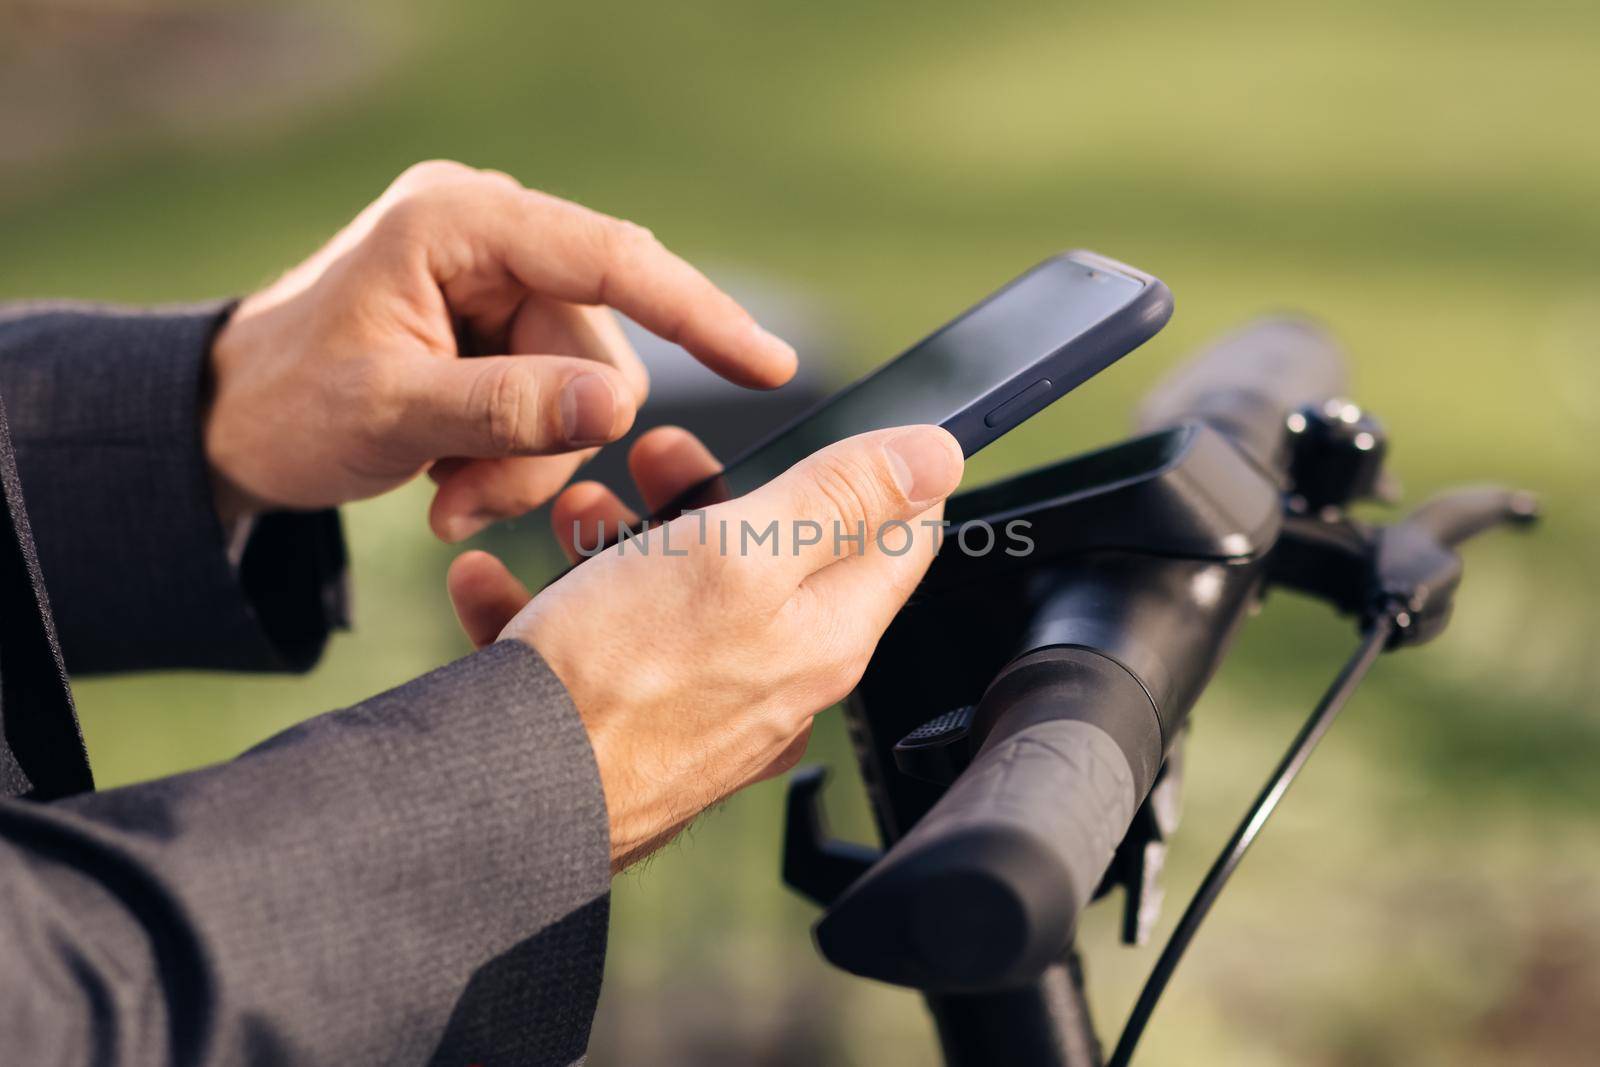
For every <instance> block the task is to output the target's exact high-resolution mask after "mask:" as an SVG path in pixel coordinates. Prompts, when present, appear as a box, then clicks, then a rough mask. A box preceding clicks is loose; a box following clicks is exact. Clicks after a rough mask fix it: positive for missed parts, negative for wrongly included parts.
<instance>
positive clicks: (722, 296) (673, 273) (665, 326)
mask: <svg viewBox="0 0 1600 1067" xmlns="http://www.w3.org/2000/svg"><path fill="white" fill-rule="evenodd" d="M506 192H507V195H508V196H509V197H510V199H511V201H512V204H511V206H512V209H513V210H512V216H513V217H514V218H515V219H517V220H518V221H519V222H520V225H514V226H507V225H506V224H505V222H506V220H505V218H504V217H503V216H502V217H500V218H498V219H497V220H495V221H494V222H493V224H492V225H491V228H490V229H489V231H488V232H490V233H492V234H496V235H498V237H499V239H500V241H501V242H502V247H501V249H500V251H501V253H502V258H503V260H504V262H505V263H506V265H507V267H508V268H510V270H511V271H512V273H513V274H515V275H516V276H517V279H518V280H519V281H521V282H522V284H524V285H526V286H527V287H528V288H529V289H532V290H534V291H536V292H542V293H546V294H549V295H551V296H554V297H557V298H558V299H561V300H570V301H573V302H574V303H580V304H604V305H607V306H609V307H613V308H615V309H617V310H618V311H620V312H622V313H623V314H624V315H627V316H628V317H629V318H631V319H633V320H634V321H635V322H637V323H638V324H639V325H640V326H643V327H644V328H645V329H647V330H649V331H650V332H651V333H654V334H656V335H657V336H659V337H661V338H663V339H665V340H667V341H671V342H672V343H674V344H678V345H682V346H683V347H684V348H685V349H687V350H688V351H689V353H690V354H691V355H693V356H694V357H695V358H696V359H698V360H699V361H700V362H701V363H704V364H705V365H706V366H707V367H709V368H711V369H712V370H713V371H716V372H717V373H718V374H720V375H722V377H724V378H727V379H728V380H729V381H732V382H735V383H737V384H739V385H745V386H751V387H754V388H762V389H770V388H773V387H775V386H779V385H782V384H783V383H784V382H786V381H788V380H789V379H790V378H791V377H793V376H794V371H795V366H796V357H795V352H794V349H793V348H791V347H790V346H789V345H788V344H787V343H786V342H784V341H782V340H781V339H779V338H777V337H775V336H773V335H772V334H770V333H768V332H767V331H766V330H764V329H762V328H761V326H760V325H759V324H758V323H757V322H756V321H755V319H754V318H752V317H751V315H750V313H749V312H748V311H746V310H745V309H744V308H742V307H740V306H739V304H738V302H737V301H735V300H734V299H733V297H731V296H729V295H728V294H727V293H725V292H723V291H722V290H721V289H719V288H717V287H716V286H715V285H714V284H712V282H711V280H710V279H708V278H707V277H706V276H705V275H704V274H702V273H700V272H699V271H698V270H696V269H695V268H694V267H692V266H690V265H689V264H688V263H687V262H686V261H684V260H683V259H681V258H680V257H679V256H677V255H675V254H674V253H672V252H671V251H669V250H668V249H667V248H666V246H665V245H663V244H662V243H661V242H660V241H658V240H656V238H655V235H654V234H652V233H651V232H650V231H649V230H647V229H645V228H644V227H642V226H638V225H635V224H634V223H631V222H624V221H623V220H621V219H615V218H612V217H611V216H609V215H604V214H601V213H600V212H598V211H591V210H590V209H588V208H586V207H582V206H580V205H578V204H574V203H572V202H570V201H567V200H562V199H560V198H559V197H554V196H550V195H548V194H545V193H541V192H537V191H534V190H531V189H515V190H513V189H509V188H508V189H507V190H506Z"/></svg>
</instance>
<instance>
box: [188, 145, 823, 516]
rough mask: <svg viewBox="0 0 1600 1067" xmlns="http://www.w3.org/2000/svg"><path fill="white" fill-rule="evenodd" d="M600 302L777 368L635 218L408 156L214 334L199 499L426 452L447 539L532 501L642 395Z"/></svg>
mask: <svg viewBox="0 0 1600 1067" xmlns="http://www.w3.org/2000/svg"><path fill="white" fill-rule="evenodd" d="M607 307H612V308H616V309H617V310H619V311H621V312H623V313H624V314H626V315H628V316H629V317H631V318H633V319H634V320H635V321H637V322H638V323H639V324H640V325H642V326H644V327H645V328H646V329H649V330H651V331H653V332H654V333H657V334H659V335H661V336H662V337H664V338H666V339H667V340H669V341H674V342H677V343H678V344H681V345H683V347H685V348H686V349H688V350H689V351H690V352H691V353H692V354H693V355H694V356H695V357H697V358H698V359H699V360H700V361H701V362H703V363H705V364H706V365H707V366H708V367H710V368H711V369H712V370H714V371H716V372H717V373H719V374H721V375H722V376H723V377H725V378H728V379H730V380H731V381H735V382H738V383H739V384H741V385H748V386H753V387H758V388H768V387H772V386H777V385H781V384H782V383H783V382H785V381H787V380H788V379H789V377H790V376H791V375H792V374H793V373H794V367H795V356H794V351H793V349H791V348H790V347H789V346H788V345H786V344H784V343H783V342H782V341H780V340H778V339H777V338H775V337H773V336H772V335H770V334H768V333H766V332H765V331H764V330H762V329H761V328H760V327H759V326H757V325H756V323H755V322H754V320H752V319H751V317H750V316H749V315H748V314H747V313H746V312H745V311H744V310H743V309H742V308H741V307H739V305H738V304H736V303H735V302H734V301H733V300H732V299H731V298H730V297H728V296H727V295H726V294H725V293H723V292H722V291H721V290H719V289H718V288H716V286H714V285H712V284H711V282H709V281H707V280H706V278H705V276H704V275H702V274H701V273H700V272H699V271H697V270H695V269H694V268H693V267H691V266H689V264H687V263H685V262H684V261H683V260H681V259H679V258H678V257H677V256H675V255H673V254H672V253H671V252H669V251H667V250H666V249H665V248H664V247H662V245H661V244H660V242H658V241H657V240H656V239H655V238H654V237H652V236H651V234H650V233H649V231H648V230H645V229H643V228H641V227H639V226H635V225H633V224H631V223H627V222H622V221H619V220H617V219H613V218H610V217H608V216H605V215H601V214H598V213H596V212H593V211H589V210H587V209H585V208H582V207H579V206H578V205H576V204H572V203H569V202H567V201H564V200H559V199H556V198H555V197H552V196H547V195H545V194H543V193H539V192H534V191H532V190H529V189H524V188H523V187H522V186H520V185H519V184H517V182H516V181H514V180H513V179H511V178H509V177H507V176H506V175H503V174H498V173H493V172H487V171H479V170H474V169H472V168H470V167H466V166H462V165H461V164H458V163H423V164H419V165H417V166H415V167H412V168H411V169H410V170H408V171H406V172H405V173H404V174H403V175H401V176H400V178H399V179H398V180H397V181H396V182H395V183H394V184H393V185H392V186H390V187H389V189H388V190H387V191H386V192H385V193H384V194H383V196H382V197H380V198H379V199H378V200H377V201H376V202H374V203H373V204H372V205H371V206H369V207H368V208H367V209H366V210H365V211H363V212H362V213H361V214H360V215H359V216H357V218H356V219H355V221H353V222H352V223H351V224H350V225H349V226H347V227H346V228H345V229H344V230H343V231H341V232H340V233H339V234H338V235H337V236H336V237H334V239H333V240H332V241H330V242H329V243H328V244H327V246H325V247H324V248H323V249H321V250H320V251H319V252H317V253H316V254H315V255H313V256H312V257H311V258H310V259H308V260H307V261H306V262H304V263H302V264H301V265H300V266H298V267H296V268H295V269H294V270H292V271H290V272H289V273H288V274H286V275H284V277H283V278H281V279H280V280H278V281H277V282H276V283H274V284H273V285H271V286H269V287H268V288H267V289H265V290H264V291H262V292H260V293H257V294H256V295H254V296H252V297H250V298H249V299H247V300H245V301H244V302H243V303H242V304H241V305H240V306H239V308H238V309H237V310H236V311H235V312H234V314H233V316H232V317H231V318H230V320H229V321H228V323H227V325H226V326H225V327H224V328H223V329H222V330H221V332H220V333H219V334H218V336H217V339H216V343H215V345H214V346H213V351H212V365H211V383H212V384H211V395H210V402H209V404H208V406H207V408H206V413H205V419H204V433H203V439H204V447H205V454H206V458H207V460H208V462H209V463H210V465H211V469H212V472H213V476H214V482H215V484H216V491H217V492H216V495H217V501H218V510H219V511H220V512H221V513H222V516H223V518H224V520H225V521H227V520H229V519H231V518H232V517H234V516H236V515H239V514H243V513H246V512H249V511H259V510H267V509H272V508H320V507H329V506H333V505H337V504H342V503H344V502H346V501H350V500H357V499H361V498H363V497H369V496H375V495H377V494H379V493H382V492H384V491H386V490H388V489H392V488H394V487H396V486H398V485H401V484H402V483H404V482H407V481H409V480H410V479H411V478H413V477H415V476H416V475H417V474H418V473H419V472H421V471H423V470H425V469H426V470H428V471H429V472H430V474H431V475H432V476H433V479H434V481H435V482H437V483H438V486H439V488H438V492H437V494H436V495H435V497H434V502H433V507H432V510H431V513H430V516H429V521H430V523H431V524H432V527H433V530H434V532H435V533H436V534H438V535H439V536H440V537H441V538H443V539H445V540H447V541H458V540H461V539H462V538H465V537H468V536H470V535H471V534H473V533H475V532H477V531H478V530H480V529H482V528H483V527H484V526H486V525H488V524H489V523H490V522H492V521H494V520H495V519H498V518H502V517H509V516H513V515H519V514H521V513H523V512H525V511H527V510H529V509H530V508H533V507H536V506H538V505H539V504H541V503H543V502H544V501H545V500H547V499H548V498H549V497H551V496H553V495H554V494H555V493H556V491H557V490H559V489H560V488H561V486H562V485H564V484H565V483H566V481H567V479H568V478H569V477H571V475H572V472H573V471H574V470H576V469H577V467H578V465H579V464H580V463H582V462H583V460H584V459H586V458H587V457H588V456H589V455H590V454H591V452H592V449H593V448H594V447H595V446H598V445H601V444H604V443H605V442H607V441H612V440H615V439H616V438H618V437H620V436H622V435H623V434H625V433H626V432H627V431H628V428H629V427H630V426H631V425H632V423H633V418H634V412H635V410H636V409H637V408H638V406H639V405H640V404H641V403H642V402H643V401H644V398H645V393H646V391H647V388H648V381H647V379H646V375H645V371H644V367H643V365H641V364H640V362H639V359H638V357H637V356H636V355H635V354H634V352H633V350H632V348H631V347H630V346H629V345H628V342H627V340H626V339H625V338H624V337H623V335H622V331H621V329H620V328H619V327H618V325H617V322H616V320H615V319H614V318H613V317H612V315H611V312H610V311H608V310H607ZM464 356H476V357H479V358H474V359H463V358H461V357H464Z"/></svg>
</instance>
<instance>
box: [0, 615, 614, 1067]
mask: <svg viewBox="0 0 1600 1067" xmlns="http://www.w3.org/2000/svg"><path fill="white" fill-rule="evenodd" d="M608 841H609V838H608V831H607V822H606V811H605V801H604V797H603V795H602V793H601V790H600V785H599V777H598V774H597V771H596V768H595V764H594V758H593V754H592V752H591V749H590V747H589V742H588V738H587V735H586V734H585V732H584V729H583V726H582V723H581V722H580V720H579V719H578V716H577V714H576V712H575V711H574V710H573V708H572V705H571V703H570V701H569V700H568V698H567V695H566V692H565V690H564V689H563V688H562V686H561V683H560V682H559V681H558V680H557V679H556V678H555V676H554V674H552V673H551V672H550V670H549V668H548V667H547V666H546V665H545V664H544V662H543V661H542V660H541V659H540V657H539V656H538V654H537V653H535V652H534V651H532V650H531V649H529V648H528V647H527V646H525V645H521V644H519V643H516V642H501V643H500V644H497V645H494V646H492V647H490V648H488V649H486V650H484V651H482V652H479V653H476V654H474V655H472V656H469V657H467V658H465V659H462V660H458V661H456V662H455V663H452V664H450V665H448V666H446V667H443V668H441V669H440V670H437V671H434V672H433V673H431V674H428V675H425V676H423V677H422V678H420V679H418V680H416V681H414V682H411V683H409V684H408V685H405V686H402V687H401V688H399V689H396V690H393V691H391V692H389V693H386V694H384V695H382V696H379V697H376V698H374V699H372V700H369V701H367V702H365V703H363V704H359V705H356V706H355V707H352V708H347V709H345V710H343V711H338V712H333V713H330V714H327V715H323V716H320V717H318V718H314V719H311V720H308V721H307V722H305V723H302V724H301V725H299V726H296V727H295V728H293V729H291V730H289V731H287V732H285V733H283V734H280V735H278V736H277V737H275V738H273V739H271V740H269V741H267V742H265V743H264V744H262V745H261V746H259V747H257V748H255V749H253V750H251V751H250V752H247V753H246V754H245V755H243V756H241V757H239V758H238V759H236V760H233V761H231V762H229V763H224V764H220V765H218V766H215V767H211V768H208V769H205V770H200V771H196V772H193V773H190V774H185V775H181V776H178V777H175V778H169V779H164V780H160V781H154V782H150V783H147V784H144V785H138V786H132V787H128V788H124V789H118V790H112V791H109V792H105V793H98V794H91V795H86V796H80V797H74V798H71V799H68V800H62V801H55V802H52V803H48V804H39V803H30V802H27V801H6V802H0V946H4V947H5V951H0V1033H3V1034H5V1035H6V1038H5V1044H6V1052H5V1058H6V1060H7V1062H15V1063H19V1064H20V1063H97V1064H112V1065H122V1064H166V1063H172V1064H185V1065H187V1064H286V1063H295V1064H338V1065H341V1067H343V1065H348V1064H358V1063H360V1064H365V1063H392V1064H405V1063H418V1064H422V1063H432V1064H439V1065H454V1067H466V1065H468V1064H482V1065H490V1064H513V1063H514V1064H566V1063H570V1062H573V1061H575V1060H578V1059H580V1058H581V1057H582V1055H583V1051H584V1048H585V1047H586V1045H587V1041H588V1034H589V1025H590V1021H591V1018H592V1015H593V1012H594V1008H595V1003H596V999H597V996H598V993H599V987H600V978H601V969H602V961H603V958H604V952H605V938H606V922H607V908H608V897H607V892H608V886H609V880H610V873H609V844H608Z"/></svg>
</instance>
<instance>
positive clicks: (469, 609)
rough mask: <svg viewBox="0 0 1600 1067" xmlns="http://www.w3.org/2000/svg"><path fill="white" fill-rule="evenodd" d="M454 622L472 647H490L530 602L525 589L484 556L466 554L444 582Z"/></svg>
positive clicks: (503, 569) (482, 553) (452, 566)
mask: <svg viewBox="0 0 1600 1067" xmlns="http://www.w3.org/2000/svg"><path fill="white" fill-rule="evenodd" d="M445 585H446V586H447V587H448V588H449V590H450V602H451V603H452V604H454V605H455V609H456V618H458V619H460V620H461V628H462V629H463V630H465V631H466V633H467V638H468V639H469V640H470V641H471V642H472V644H473V647H475V648H483V647H484V646H485V645H490V644H493V643H494V641H495V639H496V638H498V637H499V636H500V631H501V630H504V629H505V628H506V624H507V623H509V622H510V621H511V620H512V619H513V618H515V617H516V614H517V612H519V611H521V610H522V609H523V608H524V607H525V606H527V603H528V601H529V600H531V599H533V598H532V596H531V595H530V594H529V593H528V587H527V586H525V585H523V584H522V583H521V582H519V581H518V580H517V579H516V577H515V576H514V575H513V574H512V573H511V572H510V571H509V570H507V569H506V565H505V564H504V563H501V562H500V560H498V559H497V558H495V557H494V556H491V555H489V553H487V552H466V553H463V554H462V555H461V556H459V557H457V558H456V561H455V562H454V563H452V564H451V565H450V573H449V575H448V576H447V577H446V579H445Z"/></svg>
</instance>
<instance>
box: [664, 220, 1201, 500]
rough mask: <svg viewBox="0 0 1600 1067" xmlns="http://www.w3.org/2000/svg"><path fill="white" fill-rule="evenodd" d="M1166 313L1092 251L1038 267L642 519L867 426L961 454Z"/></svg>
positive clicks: (1127, 346)
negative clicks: (945, 437) (934, 433)
mask: <svg viewBox="0 0 1600 1067" xmlns="http://www.w3.org/2000/svg"><path fill="white" fill-rule="evenodd" d="M1171 316H1172V294H1171V292H1169V291H1168V289H1167V287H1166V286H1165V285H1163V284H1162V283H1161V281H1160V280H1159V279H1157V278H1154V277H1152V276H1151V275H1149V274H1146V273H1145V272H1144V271H1141V270H1137V269H1135V268H1133V267H1130V266H1128V265H1127V264H1125V263H1118V262H1117V261H1116V260H1114V259H1109V258H1107V257H1105V256H1101V255H1097V254H1095V253H1094V252H1085V251H1075V252H1064V253H1062V254H1061V255H1058V256H1055V257H1053V258H1051V259H1047V260H1045V261H1044V262H1043V263H1040V264H1039V265H1038V266H1036V267H1034V268H1033V269H1032V270H1030V271H1028V272H1027V273H1026V274H1023V275H1022V276H1021V277H1019V278H1017V279H1015V280H1014V281H1012V282H1010V283H1009V284H1007V285H1006V286H1004V287H1003V288H1001V289H1000V290H998V291H997V292H995V293H994V294H993V295H991V296H989V297H988V298H986V299H985V300H983V301H982V302H981V303H979V304H978V305H977V306H975V307H973V308H972V309H971V310H969V311H967V312H965V313H964V314H962V315H961V316H960V317H959V318H957V319H955V320H953V321H952V322H950V323H948V324H947V325H945V326H943V327H941V328H940V329H938V330H937V331H935V332H934V333H932V334H930V335H929V336H928V337H926V338H924V339H923V340H921V341H919V342H918V343H917V344H915V345H913V346H912V347H911V348H910V349H908V350H907V351H905V352H903V353H901V354H900V355H898V356H896V357H895V358H894V359H892V360H890V361H889V362H888V363H885V364H884V365H883V366H881V367H879V368H878V369H877V370H875V371H873V372H871V373H870V374H868V375H867V376H866V377H864V378H862V379H861V380H859V381H857V382H856V383H855V384H853V385H850V386H847V387H846V388H845V389H844V390H842V391H841V392H838V393H836V394H834V395H833V396H832V397H830V398H828V399H827V400H824V401H823V402H822V403H821V404H819V405H817V406H816V407H814V408H812V409H811V410H810V411H809V412H807V413H806V414H804V415H802V416H800V417H799V418H798V419H796V420H795V421H794V422H792V423H790V424H789V425H787V426H785V427H783V428H782V429H780V430H778V431H777V432H776V433H774V434H772V435H771V436H770V437H768V438H767V439H766V440H764V441H762V442H760V443H759V444H757V445H756V446H755V447H753V448H751V449H749V450H748V451H746V452H745V453H744V454H743V455H741V456H739V457H738V458H736V459H735V460H733V462H731V463H729V464H728V465H727V467H726V468H724V469H723V472H722V473H721V474H720V475H718V476H717V477H714V478H710V479H708V480H707V481H705V482H703V483H701V484H700V485H698V486H696V487H694V488H693V489H691V490H689V491H688V492H687V493H685V494H684V495H683V496H681V497H679V498H678V499H677V500H676V501H674V502H673V503H672V504H671V505H670V506H669V507H667V508H664V509H662V511H661V512H660V513H658V514H657V515H655V516H653V518H652V521H662V520H665V519H669V518H672V517H673V516H675V515H677V514H679V513H680V512H683V511H686V510H689V509H693V508H701V507H708V506H710V505H711V504H714V503H717V502H719V501H722V500H727V499H730V498H732V497H737V496H743V495H744V494H745V493H748V492H750V491H751V490H752V489H756V488H758V487H759V486H761V485H763V484H765V483H766V482H768V481H771V480H772V479H773V478H775V477H777V476H778V475H779V474H782V473H783V472H784V471H786V470H788V469H789V468H790V467H792V466H793V465H794V464H795V463H798V462H799V461H800V460H802V459H804V458H805V457H807V456H809V455H811V453H813V452H815V451H817V450H818V449H820V448H823V447H825V446H827V445H830V444H832V443H833V442H835V441H840V440H843V439H844V438H846V437H853V436H855V435H856V434H858V433H865V432H867V431H868V430H881V429H884V428H886V427H889V426H909V425H913V424H921V423H935V424H937V425H939V426H942V427H944V428H945V429H946V430H949V431H950V433H951V434H952V435H953V436H954V437H955V439H956V440H957V441H959V442H960V443H961V451H962V452H963V453H965V454H966V455H968V456H971V455H972V454H973V453H975V452H977V451H978V450H979V449H980V448H982V447H983V446H984V445H987V444H989V443H990V442H992V441H994V440H996V439H998V438H999V437H1001V436H1002V435H1003V434H1005V433H1007V432H1008V431H1010V430H1013V429H1015V428H1016V427H1018V426H1020V425H1021V424H1022V423H1023V422H1025V421H1027V420H1028V419H1029V418H1031V417H1033V416H1034V415H1037V414H1038V413H1039V412H1041V411H1043V410H1044V409H1045V408H1046V407H1048V406H1049V405H1050V404H1052V403H1054V402H1055V401H1057V400H1059V399H1061V398H1062V397H1063V396H1066V395H1067V394H1068V393H1070V392H1071V391H1072V390H1074V389H1076V388H1077V387H1078V386H1080V385H1082V384H1083V383H1084V382H1086V381H1088V380H1089V379H1090V378H1092V377H1094V376H1095V375H1096V374H1098V373H1100V372H1101V371H1103V370H1105V369H1106V368H1107V367H1109V366H1110V365H1111V364H1113V363H1115V362H1116V361H1117V360H1119V359H1121V358H1122V357H1123V356H1125V355H1127V354H1128V353H1129V352H1132V351H1133V350H1134V349H1135V348H1138V347H1139V346H1140V345H1142V344H1144V343H1145V342H1146V341H1148V340H1149V339H1150V338H1151V337H1154V336H1155V334H1156V333H1157V331H1159V330H1160V329H1161V327H1163V326H1165V325H1166V323H1167V320H1168V319H1169V318H1171Z"/></svg>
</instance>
